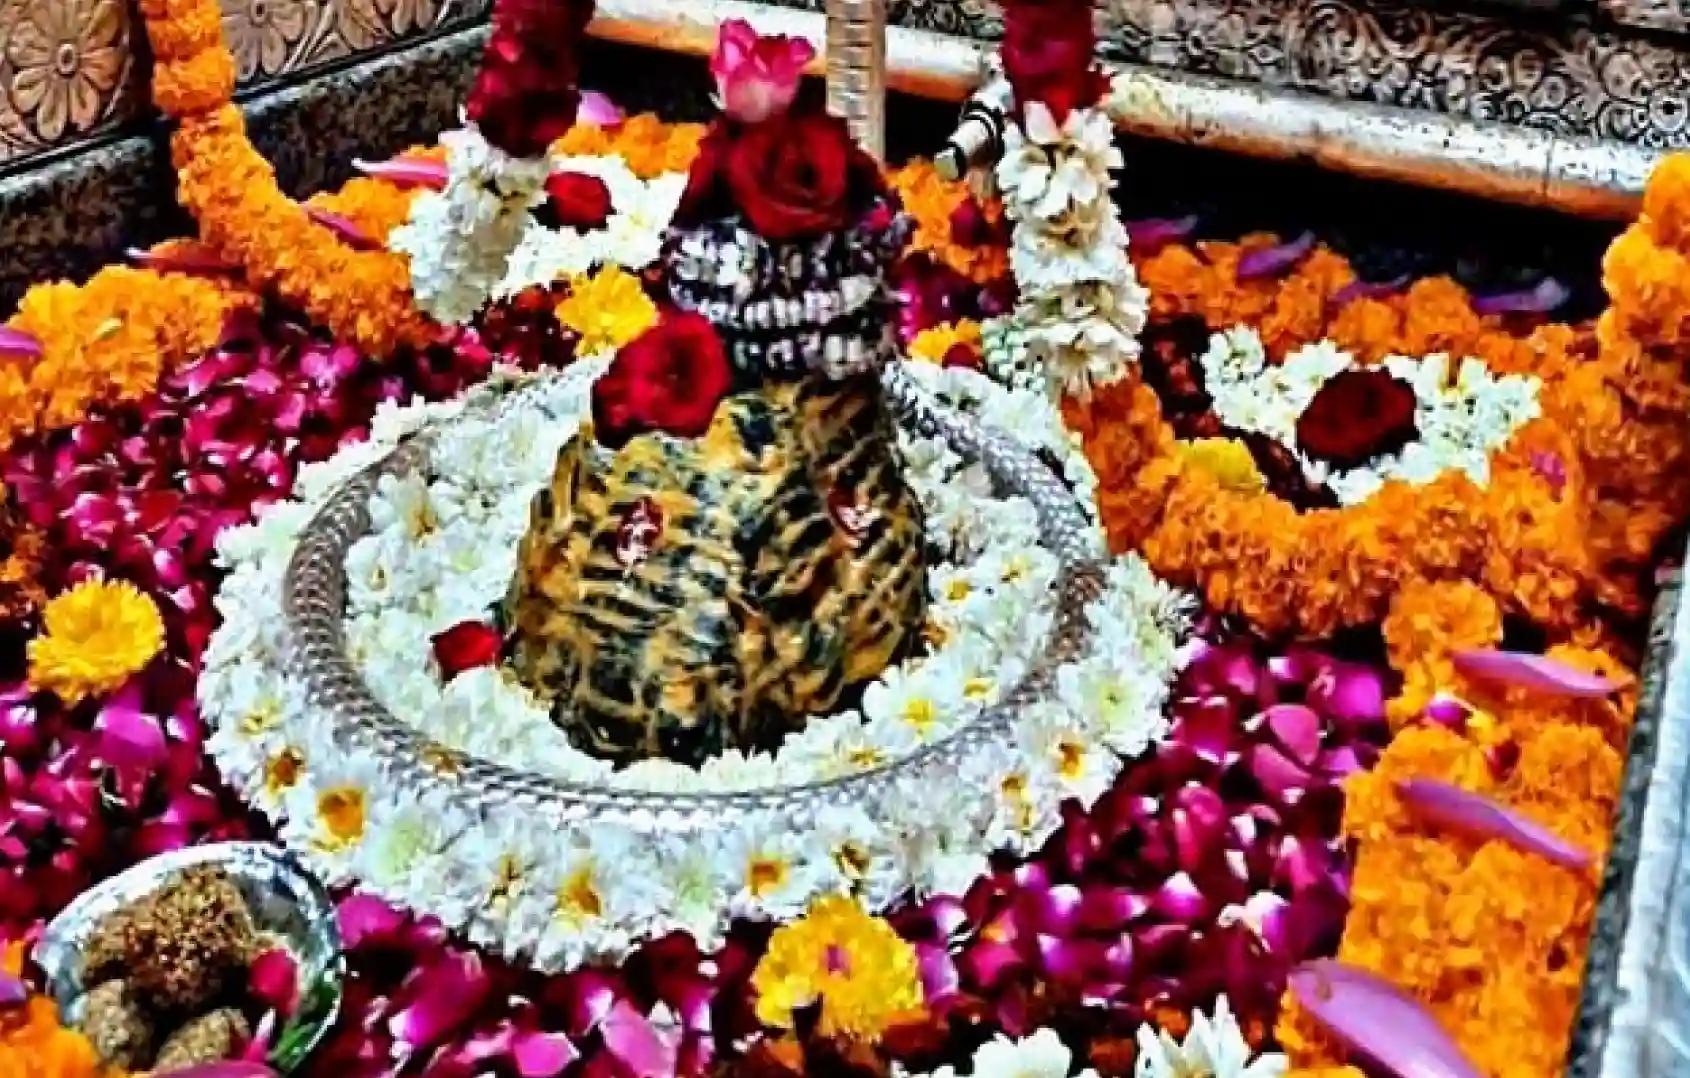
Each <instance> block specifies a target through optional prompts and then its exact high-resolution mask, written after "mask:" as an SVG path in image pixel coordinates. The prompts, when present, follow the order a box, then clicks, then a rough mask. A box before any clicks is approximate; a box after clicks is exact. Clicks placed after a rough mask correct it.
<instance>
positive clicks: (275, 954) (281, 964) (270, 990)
mask: <svg viewBox="0 0 1690 1078" xmlns="http://www.w3.org/2000/svg"><path fill="white" fill-rule="evenodd" d="M247 991H248V992H249V993H251V995H252V997H253V998H254V999H255V1000H257V1001H258V1002H259V1003H261V1004H263V1005H264V1006H266V1007H270V1008H273V1009H274V1010H275V1011H276V1012H277V1013H279V1014H283V1015H288V1014H292V1013H293V1008H294V1005H295V1004H296V1003H297V1002H298V1001H299V963H298V962H296V961H294V957H293V955H292V954H291V953H290V952H289V951H288V949H287V948H286V947H272V948H271V949H270V950H268V951H265V952H264V953H263V954H261V955H259V956H258V957H257V958H255V959H253V961H252V966H251V967H250V968H249V969H248V970H247Z"/></svg>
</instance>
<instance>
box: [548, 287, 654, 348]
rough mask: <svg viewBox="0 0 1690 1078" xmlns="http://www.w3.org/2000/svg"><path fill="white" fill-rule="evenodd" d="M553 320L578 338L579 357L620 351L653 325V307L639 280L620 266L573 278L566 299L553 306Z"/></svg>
mask: <svg viewBox="0 0 1690 1078" xmlns="http://www.w3.org/2000/svg"><path fill="white" fill-rule="evenodd" d="M557 320H558V321H559V322H562V323H563V324H564V325H565V326H566V327H568V328H569V329H572V330H574V331H575V332H576V333H578V334H580V335H581V344H580V347H579V349H578V352H579V354H581V355H583V356H590V355H593V354H594V353H597V352H603V351H606V350H607V349H615V348H621V347H622V346H623V345H625V344H627V343H628V342H629V341H632V340H633V339H634V338H635V337H638V336H639V335H640V334H642V333H644V332H645V331H646V330H648V329H650V328H651V327H652V326H654V325H656V324H657V304H655V303H653V302H652V301H651V297H650V296H648V295H646V294H645V289H644V288H643V287H641V285H640V279H639V278H638V277H636V276H634V275H633V274H631V273H629V272H628V271H627V270H625V269H623V268H622V267H620V266H606V267H605V268H604V269H602V270H600V271H599V272H597V273H595V274H593V275H591V276H588V277H577V278H576V279H575V282H574V284H573V286H572V287H571V288H570V290H569V298H567V299H565V300H564V301H563V302H562V303H559V304H558V305H557Z"/></svg>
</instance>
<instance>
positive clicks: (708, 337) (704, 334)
mask: <svg viewBox="0 0 1690 1078" xmlns="http://www.w3.org/2000/svg"><path fill="white" fill-rule="evenodd" d="M732 382H733V371H732V369H731V368H730V367H729V366H728V356H727V352H726V350H725V349H724V348H723V347H722V340H721V338H720V337H718V336H717V335H716V328H715V327H714V326H712V325H711V324H710V322H709V321H708V320H707V319H705V318H704V317H703V316H702V315H698V314H694V313H692V312H690V311H669V312H667V313H665V314H664V316H663V317H662V318H661V319H660V320H659V321H658V324H657V325H656V326H654V327H652V328H651V329H649V330H647V331H646V332H645V333H643V334H641V335H640V336H639V337H638V338H636V339H635V340H634V341H633V342H632V343H630V344H629V345H628V346H627V347H626V348H624V349H622V350H621V351H620V352H618V353H617V354H616V358H615V360H613V361H612V362H611V365H610V369H609V370H608V371H606V372H605V374H604V376H603V377H601V378H600V379H599V380H598V382H597V383H596V384H595V385H594V386H593V426H594V428H595V432H596V434H597V436H598V440H599V441H600V442H602V443H604V444H605V445H610V446H619V445H622V444H624V443H626V442H627V441H628V439H629V438H632V437H633V436H634V435H636V434H641V433H644V432H647V431H666V432H668V433H670V434H674V435H678V436H680V437H683V438H696V437H698V436H699V435H701V434H703V433H704V432H705V431H706V430H707V429H709V426H710V420H711V418H712V417H713V416H715V414H716V406H717V405H718V404H720V403H721V402H722V398H723V397H725V396H727V395H728V389H729V387H730V386H731V385H732Z"/></svg>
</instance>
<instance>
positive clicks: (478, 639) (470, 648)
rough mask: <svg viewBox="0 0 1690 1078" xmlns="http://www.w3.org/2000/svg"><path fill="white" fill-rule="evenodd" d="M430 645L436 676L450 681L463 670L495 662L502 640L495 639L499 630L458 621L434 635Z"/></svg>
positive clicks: (471, 622) (480, 622)
mask: <svg viewBox="0 0 1690 1078" xmlns="http://www.w3.org/2000/svg"><path fill="white" fill-rule="evenodd" d="M433 643H434V661H435V662H437V663H439V664H440V676H441V677H442V678H448V679H450V678H452V677H455V676H457V675H458V674H461V673H463V672H464V671H465V670H470V669H473V668H475V667H477V666H492V665H493V664H494V663H496V662H498V661H499V649H500V647H501V645H502V644H503V641H501V640H500V639H499V630H497V629H495V628H493V626H491V625H488V624H487V623H486V622H484V621H460V622H458V623H457V624H456V625H454V626H452V627H451V628H450V629H447V630H446V631H445V632H443V633H439V634H437V635H436V636H435V637H434V640H433Z"/></svg>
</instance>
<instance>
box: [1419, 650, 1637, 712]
mask: <svg viewBox="0 0 1690 1078" xmlns="http://www.w3.org/2000/svg"><path fill="white" fill-rule="evenodd" d="M1451 658H1453V659H1454V661H1455V668H1456V669H1457V670H1459V671H1461V673H1463V674H1465V675H1466V676H1468V677H1470V678H1475V679H1477V680H1479V681H1488V682H1491V683H1492V684H1496V685H1502V686H1506V687H1509V688H1519V689H1528V690H1530V691H1532V692H1540V693H1546V694H1548V695H1551V696H1571V697H1575V698H1578V699H1590V700H1594V699H1600V698H1601V697H1604V696H1607V695H1609V694H1610V693H1612V692H1613V691H1614V690H1616V689H1618V688H1619V685H1617V684H1615V683H1614V682H1613V681H1610V680H1609V679H1608V678H1605V677H1603V676H1602V675H1601V674H1592V673H1590V672H1588V671H1585V670H1580V669H1578V668H1577V667H1575V666H1569V665H1567V664H1566V663H1564V662H1560V661H1559V660H1556V659H1551V658H1549V657H1548V656H1547V655H1533V654H1530V653H1529V652H1522V651H1499V650H1496V649H1494V648H1470V649H1467V650H1464V651H1458V652H1456V653H1455V654H1454V655H1453V656H1451Z"/></svg>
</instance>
